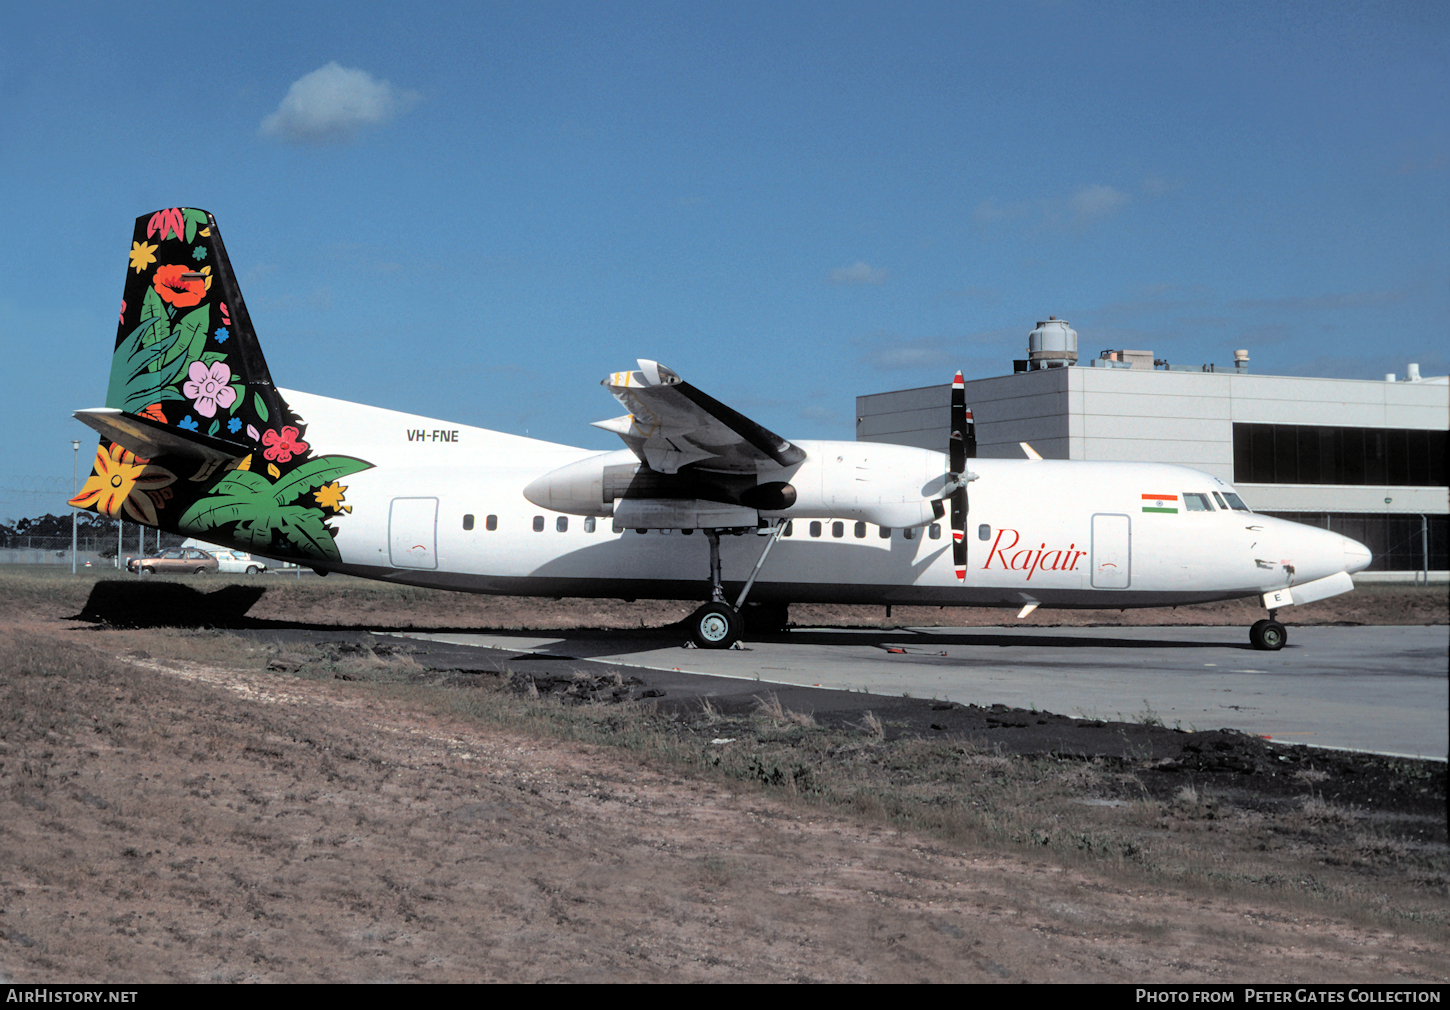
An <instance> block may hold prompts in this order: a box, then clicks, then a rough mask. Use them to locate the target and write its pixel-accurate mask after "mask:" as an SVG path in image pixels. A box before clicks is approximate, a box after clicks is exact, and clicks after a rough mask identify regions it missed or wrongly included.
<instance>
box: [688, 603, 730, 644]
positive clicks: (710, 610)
mask: <svg viewBox="0 0 1450 1010" xmlns="http://www.w3.org/2000/svg"><path fill="white" fill-rule="evenodd" d="M690 637H691V638H693V639H694V640H695V644H696V645H697V646H699V647H700V648H702V649H728V648H730V646H732V645H734V644H735V640H736V639H737V638H739V637H740V615H739V614H737V613H736V612H735V610H734V608H733V607H728V606H726V605H725V604H723V603H707V604H705V605H704V606H703V607H701V608H700V609H699V610H697V611H695V613H694V614H692V615H691V617H690Z"/></svg>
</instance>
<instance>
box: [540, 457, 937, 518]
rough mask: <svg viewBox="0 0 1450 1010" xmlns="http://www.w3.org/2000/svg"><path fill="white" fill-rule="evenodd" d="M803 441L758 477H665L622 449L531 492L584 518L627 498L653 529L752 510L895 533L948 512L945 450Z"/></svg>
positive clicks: (553, 475)
mask: <svg viewBox="0 0 1450 1010" xmlns="http://www.w3.org/2000/svg"><path fill="white" fill-rule="evenodd" d="M796 444H797V445H799V446H800V447H801V448H802V449H804V450H805V451H806V458H805V459H804V460H803V461H801V462H799V463H796V464H794V465H792V466H787V467H782V466H778V465H776V464H774V463H770V462H765V463H762V464H761V465H760V468H759V470H758V471H757V472H754V473H724V472H719V471H710V470H697V469H693V468H689V467H685V468H682V469H681V470H680V472H678V473H673V474H665V473H658V472H656V471H654V470H651V469H650V468H649V467H647V466H644V465H643V464H642V463H640V461H639V459H638V457H636V456H635V455H634V453H633V452H631V451H630V450H628V449H620V450H618V451H616V452H605V453H600V454H599V455H597V456H589V457H587V458H585V459H581V460H579V461H577V462H574V463H570V464H568V465H567V466H562V467H560V468H559V469H557V470H551V471H550V472H549V473H546V474H544V475H543V476H542V477H539V478H538V479H537V480H535V481H533V482H532V483H531V484H529V486H528V487H526V488H524V497H525V498H527V499H528V500H529V501H531V502H533V503H534V504H535V505H538V506H539V507H541V508H546V509H551V510H553V511H555V512H567V513H569V514H571V515H583V516H609V515H616V516H617V514H618V512H617V510H618V509H619V508H620V504H619V503H620V502H631V503H637V504H632V505H631V506H630V509H631V514H632V516H633V518H632V519H631V520H630V521H629V522H623V523H622V524H623V525H625V526H634V525H639V526H640V527H641V528H648V529H700V528H704V527H705V526H706V525H709V524H712V523H714V521H715V519H714V518H712V517H715V518H720V519H721V522H720V525H722V526H723V525H729V526H745V525H753V523H749V522H745V521H744V520H743V512H744V511H745V510H753V511H755V512H758V513H759V514H760V515H761V516H765V517H767V518H782V519H859V520H862V521H865V522H869V523H874V524H876V525H878V526H888V527H892V528H896V529H899V528H903V527H911V526H925V525H926V524H927V523H930V522H932V521H933V520H936V519H940V518H941V517H942V515H943V509H942V505H941V499H942V498H943V497H944V496H945V495H946V494H949V493H950V490H951V488H950V487H949V486H948V478H947V473H946V468H947V458H946V455H945V454H944V453H940V452H934V451H932V450H930V449H918V448H915V447H913V446H905V445H886V444H880V443H873V442H799V443H796ZM717 513H718V515H717ZM645 516H651V517H653V519H652V520H650V521H646V520H645ZM724 518H728V519H729V520H730V521H729V522H728V523H726V522H724V521H723V519H724ZM621 521H622V520H621ZM696 522H698V523H700V525H691V524H692V523H696Z"/></svg>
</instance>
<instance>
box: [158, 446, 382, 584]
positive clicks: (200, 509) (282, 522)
mask: <svg viewBox="0 0 1450 1010" xmlns="http://www.w3.org/2000/svg"><path fill="white" fill-rule="evenodd" d="M371 467H372V464H371V463H368V462H366V461H364V460H360V459H354V458H353V457H351V456H319V457H317V458H315V459H310V460H308V461H307V462H306V463H304V464H303V465H302V466H300V467H298V468H297V469H296V470H293V471H292V472H291V473H289V474H288V475H287V477H286V479H284V480H283V481H281V482H280V483H277V484H273V483H272V482H271V481H270V480H268V479H267V478H266V477H265V476H264V475H262V474H260V473H253V472H252V471H251V470H233V471H231V472H230V473H228V474H227V475H226V476H225V477H223V478H222V479H221V480H219V481H217V483H216V484H215V486H213V487H212V489H211V494H209V495H207V496H206V497H205V498H202V499H201V500H199V501H197V502H196V503H195V504H193V505H192V506H191V508H189V509H187V510H186V511H185V512H184V513H182V516H181V519H180V520H179V525H180V526H181V527H182V528H183V529H184V530H186V531H188V532H192V533H202V532H205V531H207V530H212V529H215V528H217V527H218V526H224V525H226V524H228V523H236V524H237V526H236V530H235V531H234V532H233V534H232V536H233V538H235V539H236V540H239V541H241V542H243V543H248V544H250V545H251V546H253V547H255V548H257V549H258V550H259V551H267V550H272V549H274V548H273V543H274V540H275V539H276V537H277V536H280V538H281V540H282V541H283V542H284V543H285V544H287V545H288V546H289V547H290V548H292V550H294V551H296V552H297V553H298V554H301V555H302V556H304V557H309V558H317V559H318V560H327V561H340V560H342V556H341V555H340V554H339V553H338V550H337V544H336V543H334V542H333V539H332V533H331V532H330V531H329V530H328V528H327V525H326V523H325V522H324V514H323V512H322V511H321V510H320V509H318V508H317V507H316V505H315V504H314V503H307V504H303V503H302V502H304V501H305V500H306V498H305V496H307V495H310V494H312V493H313V492H315V491H316V490H317V489H318V488H320V487H322V486H323V485H324V484H327V483H330V482H331V481H334V480H336V479H337V478H339V477H345V476H347V475H348V474H353V473H357V472H358V471H360V470H367V469H370V468H371Z"/></svg>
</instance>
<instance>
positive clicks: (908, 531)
mask: <svg viewBox="0 0 1450 1010" xmlns="http://www.w3.org/2000/svg"><path fill="white" fill-rule="evenodd" d="M901 539H903V540H915V539H916V530H914V529H912V528H911V527H910V526H908V527H906V528H905V529H903V530H902V531H901Z"/></svg>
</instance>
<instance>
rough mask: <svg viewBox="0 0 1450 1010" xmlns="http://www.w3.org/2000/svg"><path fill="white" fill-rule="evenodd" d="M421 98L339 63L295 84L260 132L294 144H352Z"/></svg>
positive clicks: (330, 65)
mask: <svg viewBox="0 0 1450 1010" xmlns="http://www.w3.org/2000/svg"><path fill="white" fill-rule="evenodd" d="M419 97H420V96H419V94H418V93H417V92H416V91H399V90H398V89H397V88H394V87H393V86H392V85H391V84H390V83H388V82H387V81H379V80H375V79H374V78H373V76H372V75H371V74H369V73H368V72H367V71H365V70H353V69H350V68H348V67H342V66H338V65H337V63H336V62H333V63H329V64H327V66H325V67H321V68H319V69H317V70H314V71H312V73H310V74H307V75H306V76H304V77H300V78H298V79H297V80H295V81H293V82H292V87H291V88H289V89H288V91H287V97H286V98H283V99H282V104H281V105H279V106H277V111H276V112H274V113H272V114H271V115H270V116H268V117H267V118H266V119H264V120H262V126H261V131H260V132H261V133H262V135H263V136H265V137H276V138H277V139H279V140H282V141H285V142H287V143H291V144H339V143H347V142H348V141H350V140H352V139H353V138H354V137H355V136H356V135H357V134H358V132H359V131H360V130H362V129H363V128H364V127H368V126H377V125H379V124H381V123H386V122H387V121H388V120H390V119H392V118H393V117H394V116H397V115H400V114H401V113H404V112H406V111H408V110H409V109H410V108H412V107H413V106H414V105H415V104H416V103H417V101H418V99H419Z"/></svg>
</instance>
